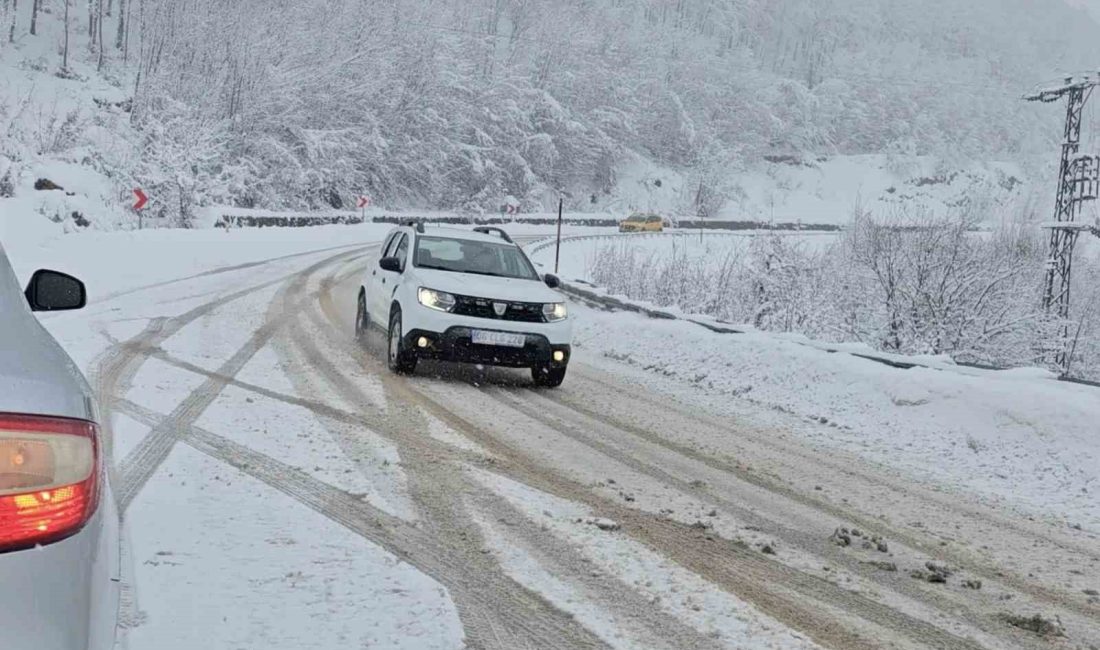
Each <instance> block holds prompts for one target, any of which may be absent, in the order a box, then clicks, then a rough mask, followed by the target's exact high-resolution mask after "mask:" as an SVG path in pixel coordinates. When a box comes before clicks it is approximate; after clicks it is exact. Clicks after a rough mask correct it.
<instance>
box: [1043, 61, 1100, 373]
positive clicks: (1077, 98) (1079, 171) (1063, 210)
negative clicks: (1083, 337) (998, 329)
mask: <svg viewBox="0 0 1100 650" xmlns="http://www.w3.org/2000/svg"><path fill="white" fill-rule="evenodd" d="M1098 85H1100V73H1089V74H1084V75H1075V76H1072V77H1066V78H1065V79H1064V80H1063V81H1062V82H1061V83H1057V84H1054V85H1052V86H1049V87H1046V88H1042V89H1039V90H1037V91H1035V92H1032V93H1030V94H1028V95H1025V96H1024V99H1025V100H1027V101H1031V102H1043V103H1047V104H1049V103H1053V102H1056V101H1058V100H1060V99H1062V98H1063V97H1064V98H1066V126H1065V133H1064V137H1063V139H1062V159H1061V163H1060V164H1059V168H1058V176H1059V178H1058V195H1057V199H1056V201H1055V204H1054V221H1053V222H1052V223H1048V224H1044V226H1043V227H1044V228H1046V229H1049V230H1050V256H1049V258H1048V259H1047V269H1046V284H1045V287H1044V293H1043V308H1044V309H1045V310H1046V312H1047V315H1048V316H1052V317H1054V318H1055V319H1057V321H1058V323H1059V325H1058V327H1059V331H1060V332H1061V334H1062V340H1061V342H1060V344H1059V346H1058V349H1057V350H1056V351H1055V359H1054V361H1055V363H1056V364H1057V365H1058V366H1059V367H1060V368H1062V369H1065V368H1067V367H1068V366H1069V358H1068V357H1069V351H1068V348H1067V342H1068V340H1069V332H1070V323H1069V317H1070V289H1071V285H1072V280H1073V248H1074V246H1075V245H1076V243H1077V236H1078V235H1079V234H1080V233H1081V232H1092V233H1094V234H1097V233H1098V232H1100V231H1098V230H1097V229H1096V228H1092V227H1091V226H1089V225H1087V224H1082V223H1078V222H1077V216H1078V215H1079V214H1080V212H1081V207H1082V205H1083V204H1084V202H1085V201H1093V200H1095V199H1096V197H1097V193H1098V191H1100V157H1097V156H1080V155H1078V154H1079V153H1080V149H1081V120H1082V115H1083V114H1084V109H1085V104H1087V103H1088V100H1089V98H1090V97H1091V96H1092V91H1093V90H1095V89H1096V87H1097V86H1098Z"/></svg>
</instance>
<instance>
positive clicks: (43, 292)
mask: <svg viewBox="0 0 1100 650" xmlns="http://www.w3.org/2000/svg"><path fill="white" fill-rule="evenodd" d="M23 295H24V296H26V297H27V304H29V305H30V306H31V311H68V310H71V309H83V308H84V305H86V304H88V291H87V289H85V288H84V283H83V282H81V281H80V280H77V279H76V278H74V277H73V276H71V275H66V274H64V273H59V272H57V271H48V270H45V269H43V270H39V271H35V272H34V275H33V276H31V281H30V283H29V284H28V285H27V290H26V291H25V292H23Z"/></svg>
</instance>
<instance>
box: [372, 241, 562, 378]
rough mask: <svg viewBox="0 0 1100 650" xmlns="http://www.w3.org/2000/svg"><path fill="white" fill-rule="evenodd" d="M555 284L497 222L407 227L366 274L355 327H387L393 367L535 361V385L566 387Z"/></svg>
mask: <svg viewBox="0 0 1100 650" xmlns="http://www.w3.org/2000/svg"><path fill="white" fill-rule="evenodd" d="M558 285H559V281H558V279H557V278H556V277H554V276H553V275H546V276H545V277H539V274H538V272H536V271H535V267H534V265H532V264H531V261H530V260H529V259H527V255H525V254H524V252H523V250H522V249H521V248H520V247H519V246H517V245H516V244H515V243H514V242H513V241H512V239H511V238H510V237H509V236H508V234H507V233H506V232H504V231H503V230H501V229H500V228H475V229H474V230H472V231H469V230H458V229H450V228H433V229H431V230H430V231H427V232H426V231H425V230H424V226H423V224H416V225H408V226H402V227H399V228H395V229H394V230H393V231H392V232H391V233H390V234H389V236H387V237H386V240H385V243H384V244H383V245H382V249H381V253H380V256H379V258H378V261H377V263H375V264H372V265H371V267H370V268H369V269H368V270H367V272H366V274H365V275H364V278H363V282H362V285H361V287H360V289H359V306H358V309H357V313H356V318H355V332H356V335H357V336H359V337H360V338H363V337H365V336H366V334H367V332H368V330H369V329H370V327H371V326H372V325H373V326H375V327H379V328H382V329H384V330H385V331H386V333H387V335H388V342H389V345H388V346H387V349H388V360H389V367H390V369H391V370H393V371H394V372H398V373H411V372H413V371H414V370H415V369H416V363H417V361H418V360H419V359H422V358H425V359H440V360H443V361H459V362H465V363H477V364H484V365H493V366H509V367H513V368H531V376H532V378H533V379H534V381H535V383H536V384H538V385H540V386H560V385H561V383H562V381H563V380H564V379H565V371H566V368H567V367H568V365H569V357H570V353H571V351H572V349H571V343H572V336H573V328H572V323H571V322H570V321H569V315H568V312H567V309H566V306H565V302H564V301H563V299H562V296H561V295H560V294H559V293H558V292H557V291H554V288H556V287H557V286H558Z"/></svg>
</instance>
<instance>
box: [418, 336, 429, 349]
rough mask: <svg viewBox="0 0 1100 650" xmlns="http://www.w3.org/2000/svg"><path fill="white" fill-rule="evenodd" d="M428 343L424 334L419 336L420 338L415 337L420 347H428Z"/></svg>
mask: <svg viewBox="0 0 1100 650" xmlns="http://www.w3.org/2000/svg"><path fill="white" fill-rule="evenodd" d="M428 343H430V341H428V337H426V336H421V337H420V338H418V339H416V344H417V345H418V346H420V347H422V348H426V347H428Z"/></svg>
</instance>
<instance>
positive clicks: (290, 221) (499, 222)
mask: <svg viewBox="0 0 1100 650" xmlns="http://www.w3.org/2000/svg"><path fill="white" fill-rule="evenodd" d="M408 221H422V222H424V223H436V224H444V225H463V226H507V225H512V224H523V225H533V226H553V225H556V224H557V223H558V219H557V217H551V216H547V217H521V218H518V219H510V218H505V217H498V216H463V215H432V216H416V215H369V216H363V215H359V214H354V213H345V214H270V215H253V214H232V213H226V214H223V215H222V216H221V217H220V218H219V219H218V222H217V225H218V226H219V227H222V228H225V227H230V228H308V227H313V226H328V225H356V224H362V223H392V224H398V223H405V222H408ZM563 222H564V223H565V224H567V225H570V226H585V227H590V228H617V227H618V225H619V222H620V219H615V218H611V217H607V218H603V217H566V218H565V219H563ZM674 223H675V224H676V226H677V227H679V228H688V229H692V230H695V231H696V235H698V234H699V231H700V230H701V229H704V228H705V229H709V230H727V231H749V230H768V231H777V232H804V233H815V232H816V233H832V232H839V231H840V230H841V228H840V226H835V225H832V224H798V223H779V224H775V223H764V222H757V221H699V220H684V219H679V220H674ZM643 234H644V233H643Z"/></svg>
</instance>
